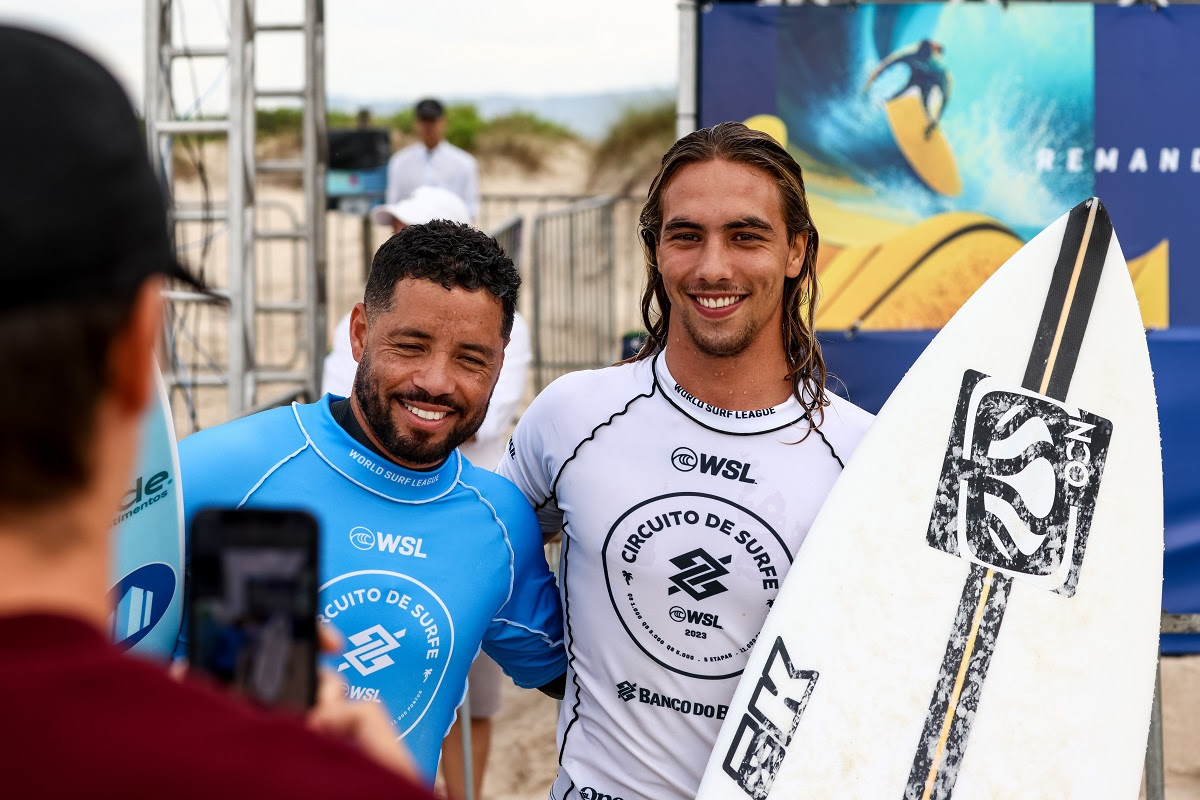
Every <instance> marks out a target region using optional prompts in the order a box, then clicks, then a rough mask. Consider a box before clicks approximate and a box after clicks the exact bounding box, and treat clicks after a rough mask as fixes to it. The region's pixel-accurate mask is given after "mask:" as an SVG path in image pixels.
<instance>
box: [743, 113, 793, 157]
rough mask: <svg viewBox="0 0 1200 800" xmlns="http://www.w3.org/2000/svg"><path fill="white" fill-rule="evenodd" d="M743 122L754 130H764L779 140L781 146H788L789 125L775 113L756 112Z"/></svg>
mask: <svg viewBox="0 0 1200 800" xmlns="http://www.w3.org/2000/svg"><path fill="white" fill-rule="evenodd" d="M742 124H743V125H745V126H746V127H747V128H750V129H752V130H756V131H762V132H763V133H765V134H767V135H768V136H770V137H771V138H772V139H774V140H775V141H776V142H778V143H779V146H780V147H783V148H785V149H786V148H787V125H786V124H785V123H784V121H783V120H781V119H780V118H779V117H777V116H775V115H774V114H755V115H754V116H753V117H751V118H750V119H748V120H746V121H745V122H743V123H742Z"/></svg>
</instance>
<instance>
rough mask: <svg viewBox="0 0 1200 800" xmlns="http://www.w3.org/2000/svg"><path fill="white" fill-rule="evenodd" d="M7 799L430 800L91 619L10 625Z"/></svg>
mask: <svg viewBox="0 0 1200 800" xmlns="http://www.w3.org/2000/svg"><path fill="white" fill-rule="evenodd" d="M0 787H2V788H0V794H3V795H4V796H5V797H13V798H22V797H113V798H117V797H121V798H126V797H127V798H141V797H147V798H149V797H171V798H197V800H200V799H203V800H232V798H240V797H253V798H267V797H286V798H289V800H291V799H292V798H308V797H311V798H320V800H332V799H333V798H338V797H353V798H355V800H366V799H367V798H372V797H387V798H414V799H415V800H430V799H431V796H430V795H429V794H427V793H426V792H425V791H424V790H422V789H420V788H417V787H416V786H414V785H413V784H410V783H407V782H406V781H404V780H403V779H402V778H400V777H399V776H397V775H395V774H394V773H392V772H391V771H389V770H387V769H385V768H384V767H382V766H380V765H378V764H376V763H375V762H373V761H371V760H369V759H368V758H367V757H366V756H363V755H361V754H359V753H358V752H355V751H354V750H353V749H352V748H351V747H350V746H349V745H347V744H345V743H343V742H338V741H334V740H333V739H329V738H327V737H324V736H321V735H319V734H316V733H313V732H311V731H308V730H307V729H305V728H304V726H303V724H302V722H301V721H300V720H298V719H293V718H291V717H287V716H283V715H279V714H272V713H268V712H265V711H262V710H259V709H256V708H253V707H251V706H249V705H247V704H245V703H243V702H241V701H238V700H235V699H233V698H231V697H227V696H225V695H224V694H222V693H220V692H219V691H218V690H216V689H215V688H209V687H207V686H204V685H200V684H197V683H194V682H190V681H183V682H181V681H175V680H172V679H171V678H170V677H168V676H167V674H166V672H165V671H164V670H163V669H162V668H161V667H160V666H157V665H155V664H152V663H150V662H146V661H142V660H140V659H138V658H135V657H133V656H126V655H123V654H122V653H120V652H118V651H117V650H116V649H115V648H114V647H113V646H112V645H110V644H109V643H108V642H107V641H105V639H104V638H103V637H102V636H101V635H100V633H99V632H98V631H97V630H96V629H94V628H93V627H91V626H89V625H88V624H86V623H84V622H83V621H81V620H78V619H73V618H70V617H62V616H55V615H50V614H30V615H22V616H10V617H0Z"/></svg>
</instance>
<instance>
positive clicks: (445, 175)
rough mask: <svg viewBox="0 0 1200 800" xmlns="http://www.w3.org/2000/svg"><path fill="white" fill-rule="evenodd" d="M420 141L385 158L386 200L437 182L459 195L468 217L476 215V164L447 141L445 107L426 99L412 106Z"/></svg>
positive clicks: (393, 200)
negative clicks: (386, 166) (386, 168)
mask: <svg viewBox="0 0 1200 800" xmlns="http://www.w3.org/2000/svg"><path fill="white" fill-rule="evenodd" d="M413 113H414V115H415V117H416V119H415V122H414V125H415V127H416V129H417V136H418V137H419V138H420V141H419V142H414V143H412V144H410V145H409V146H408V147H405V148H403V149H401V150H398V151H397V152H396V153H394V154H393V155H392V157H391V158H390V159H389V160H388V171H387V202H388V203H389V204H391V203H396V202H399V201H400V200H401V199H403V198H405V197H408V196H409V195H411V194H412V193H413V192H414V191H415V190H416V189H417V187H419V186H438V187H440V188H442V189H448V190H449V191H451V192H454V194H456V195H458V196H459V197H460V198H461V199H462V201H463V202H464V203H465V204H466V206H467V214H468V218H467V220H466V221H474V220H475V218H476V217H477V216H478V215H479V166H478V165H477V164H476V163H475V158H474V156H472V155H471V154H470V153H468V152H466V151H465V150H462V149H460V148H458V147H455V146H454V145H452V144H450V143H449V142H447V141H446V111H445V109H444V108H442V104H441V103H439V102H438V101H437V100H433V99H425V100H422V101H421V102H419V103H417V105H416V107H415V108H414V109H413Z"/></svg>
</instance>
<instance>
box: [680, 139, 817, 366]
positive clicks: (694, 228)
mask: <svg viewBox="0 0 1200 800" xmlns="http://www.w3.org/2000/svg"><path fill="white" fill-rule="evenodd" d="M807 241H808V236H807V233H802V234H800V235H797V236H796V237H794V238H793V239H792V240H791V241H789V240H788V235H787V228H786V225H785V224H784V219H783V208H782V204H781V199H780V193H779V187H778V186H776V184H775V182H774V180H772V178H771V176H770V175H769V174H768V173H767V172H765V171H763V170H761V169H758V168H757V167H752V166H748V165H745V164H737V163H733V162H729V161H723V160H714V161H703V162H699V163H696V164H689V165H688V166H686V167H683V168H682V169H680V170H679V172H678V173H676V175H675V176H674V177H673V178H671V182H670V184H669V185H668V186H667V188H666V190H665V191H664V192H663V227H662V231H661V232H660V235H659V239H658V247H657V256H658V268H659V271H660V272H661V273H662V279H663V287H664V289H665V290H666V292H667V296H668V298H669V299H670V301H671V327H670V333H669V342H670V343H671V344H672V345H675V346H682V347H685V348H687V349H689V350H691V351H693V352H695V353H697V354H698V355H701V356H704V357H708V358H718V359H719V358H730V357H736V356H740V355H742V354H744V353H747V352H757V351H759V350H764V351H765V350H771V351H774V350H776V349H779V348H780V347H781V344H782V336H783V334H782V324H783V293H784V279H785V278H794V277H796V276H797V275H799V274H800V270H801V267H802V266H803V263H804V250H805V246H806V244H807ZM764 345H769V347H764Z"/></svg>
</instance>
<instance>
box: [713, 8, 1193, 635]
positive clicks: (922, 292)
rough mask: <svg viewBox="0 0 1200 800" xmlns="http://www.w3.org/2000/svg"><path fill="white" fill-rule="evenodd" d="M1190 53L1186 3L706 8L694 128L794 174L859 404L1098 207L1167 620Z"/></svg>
mask: <svg viewBox="0 0 1200 800" xmlns="http://www.w3.org/2000/svg"><path fill="white" fill-rule="evenodd" d="M1197 42H1200V7H1196V6H1190V7H1183V6H1178V5H1175V6H1171V7H1169V8H1166V9H1162V10H1159V11H1157V12H1153V11H1151V10H1150V9H1149V8H1147V7H1145V6H1141V7H1133V8H1120V7H1116V6H1111V5H1097V6H1093V5H1091V4H1089V3H1013V4H1011V5H1009V6H1008V7H1007V8H1004V7H1001V6H999V5H995V4H986V5H985V4H946V3H920V4H904V5H870V4H860V5H858V7H857V8H849V7H846V6H834V7H814V6H771V7H757V6H748V5H743V4H740V3H739V4H732V3H731V4H721V3H716V4H712V5H710V6H708V7H707V8H706V9H705V11H704V12H703V14H702V15H701V24H700V59H699V112H700V124H701V125H711V124H714V123H717V122H721V121H724V120H731V119H733V120H741V121H745V122H747V124H749V125H752V126H754V127H759V128H760V129H761V130H764V131H767V132H768V133H770V134H771V135H773V136H775V137H776V138H777V139H779V140H780V141H781V143H782V144H784V145H785V146H786V147H787V148H788V150H789V151H790V152H791V153H792V155H793V156H795V158H796V159H797V161H799V162H800V164H801V166H803V168H804V172H805V183H806V189H807V193H808V197H809V202H810V208H811V211H812V214H813V219H814V221H815V223H816V226H817V229H818V231H819V232H820V236H821V246H820V252H819V253H818V277H819V280H820V284H821V301H820V304H819V305H818V309H817V325H818V328H820V329H822V330H823V331H828V333H824V334H822V338H823V341H825V343H826V358H827V361H828V363H829V364H830V367H831V369H832V370H833V372H834V373H835V374H836V375H835V380H832V381H831V384H833V385H835V386H838V385H839V384H838V382H839V381H840V382H841V383H842V384H844V389H841V390H842V391H845V392H846V393H847V394H848V395H849V397H850V398H851V399H852V400H854V401H855V402H856V403H858V404H860V405H862V406H864V407H865V408H868V409H870V410H878V408H879V407H880V406H881V405H882V404H883V401H884V400H885V399H886V398H887V397H888V396H889V395H890V394H891V391H892V389H893V388H894V387H895V386H896V384H897V383H898V382H899V381H900V378H901V377H902V376H903V375H904V373H905V371H907V369H908V368H909V366H911V364H912V363H913V362H914V361H915V360H916V358H917V356H918V355H919V354H920V353H921V351H922V350H923V349H924V347H925V345H926V344H928V342H929V341H930V339H931V338H932V336H933V334H932V332H931V331H932V330H934V329H937V328H939V327H940V326H941V325H943V324H944V323H945V322H946V320H948V319H949V318H950V316H952V315H953V313H954V312H955V311H956V310H957V309H958V307H959V305H961V303H962V302H963V301H964V300H965V299H966V298H967V297H969V296H970V295H971V293H973V292H974V291H975V289H976V288H978V287H979V286H980V285H981V284H982V283H983V282H984V281H985V280H986V279H987V278H988V277H989V276H990V275H991V274H992V273H993V272H994V271H995V270H996V269H998V268H999V267H1000V266H1001V265H1002V264H1003V263H1004V261H1006V260H1007V259H1008V257H1009V256H1011V255H1012V254H1013V253H1015V252H1016V251H1017V250H1018V249H1020V247H1021V245H1022V244H1024V243H1025V242H1026V241H1028V240H1029V239H1030V238H1031V237H1032V236H1033V235H1035V234H1036V233H1037V232H1039V231H1040V230H1041V229H1042V228H1044V227H1045V226H1047V225H1049V224H1050V223H1051V222H1053V221H1054V220H1055V219H1057V218H1058V217H1059V216H1061V215H1062V214H1063V213H1065V212H1066V211H1067V210H1069V209H1070V208H1072V207H1073V206H1075V205H1076V204H1077V203H1079V202H1080V201H1082V200H1083V199H1085V198H1086V197H1088V196H1090V195H1093V194H1096V195H1098V196H1099V197H1101V199H1103V200H1104V203H1105V206H1106V207H1107V209H1108V212H1109V215H1110V216H1111V218H1112V221H1113V225H1114V228H1115V230H1116V233H1117V237H1118V240H1119V241H1120V243H1121V245H1122V250H1123V251H1124V254H1125V256H1126V259H1127V260H1128V261H1129V267H1130V273H1131V276H1132V278H1133V281H1134V287H1135V289H1136V291H1137V294H1138V301H1139V303H1140V305H1141V308H1142V319H1143V323H1144V324H1145V326H1146V328H1147V329H1148V330H1149V331H1150V333H1149V344H1150V357H1151V361H1152V364H1153V367H1154V372H1155V385H1156V389H1157V392H1158V401H1159V418H1160V424H1161V428H1162V442H1163V445H1162V446H1163V471H1164V493H1165V520H1166V548H1167V549H1166V560H1165V569H1164V572H1165V586H1164V592H1163V605H1164V607H1165V609H1166V610H1169V611H1172V612H1175V613H1183V612H1200V484H1198V483H1197V481H1196V478H1195V475H1196V474H1197V470H1196V468H1195V467H1194V466H1193V465H1192V462H1191V454H1192V453H1194V452H1196V451H1197V449H1198V448H1200V428H1198V426H1196V424H1195V423H1194V422H1193V421H1192V414H1193V413H1194V409H1196V408H1200V376H1198V374H1197V370H1196V365H1197V364H1200V273H1198V272H1197V269H1196V266H1195V265H1196V262H1197V259H1200V224H1197V220H1200V136H1198V135H1197V131H1200V102H1197V101H1200V70H1198V69H1197V68H1196V63H1195V62H1196V59H1195V49H1196V43H1197ZM843 331H853V333H841V332H843ZM1163 649H1164V651H1166V652H1200V636H1172V637H1165V638H1164V645H1163Z"/></svg>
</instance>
